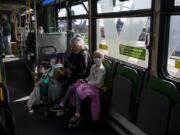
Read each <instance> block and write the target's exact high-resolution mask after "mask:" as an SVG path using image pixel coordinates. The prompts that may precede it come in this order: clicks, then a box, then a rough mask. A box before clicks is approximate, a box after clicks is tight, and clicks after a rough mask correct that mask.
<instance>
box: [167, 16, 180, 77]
mask: <svg viewBox="0 0 180 135" xmlns="http://www.w3.org/2000/svg"><path fill="white" fill-rule="evenodd" d="M179 22H180V16H179V15H173V16H171V22H170V33H169V48H168V59H167V71H168V73H169V74H170V75H171V76H174V77H176V78H180V38H179V37H180V27H179Z"/></svg>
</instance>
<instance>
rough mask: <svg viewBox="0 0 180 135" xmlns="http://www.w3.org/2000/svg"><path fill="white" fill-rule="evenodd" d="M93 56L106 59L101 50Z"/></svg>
mask: <svg viewBox="0 0 180 135" xmlns="http://www.w3.org/2000/svg"><path fill="white" fill-rule="evenodd" d="M93 56H94V57H98V58H101V59H104V53H103V52H101V51H99V50H97V51H95V52H94V55H93Z"/></svg>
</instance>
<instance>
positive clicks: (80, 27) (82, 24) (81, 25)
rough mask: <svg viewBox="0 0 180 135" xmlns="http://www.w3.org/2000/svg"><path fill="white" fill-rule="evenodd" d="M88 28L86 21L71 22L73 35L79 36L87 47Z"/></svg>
mask: <svg viewBox="0 0 180 135" xmlns="http://www.w3.org/2000/svg"><path fill="white" fill-rule="evenodd" d="M88 27H89V23H88V19H76V20H72V30H73V31H74V32H75V33H79V34H81V36H82V38H83V39H84V42H85V44H86V45H89V41H88Z"/></svg>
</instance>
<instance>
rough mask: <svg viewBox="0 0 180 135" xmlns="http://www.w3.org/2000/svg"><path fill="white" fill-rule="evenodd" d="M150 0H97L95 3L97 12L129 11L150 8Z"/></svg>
mask: <svg viewBox="0 0 180 135" xmlns="http://www.w3.org/2000/svg"><path fill="white" fill-rule="evenodd" d="M150 8H151V0H128V1H119V0H99V1H98V5H97V12H98V13H108V12H119V11H131V10H139V9H150Z"/></svg>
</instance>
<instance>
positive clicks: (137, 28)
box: [97, 17, 150, 68]
mask: <svg viewBox="0 0 180 135" xmlns="http://www.w3.org/2000/svg"><path fill="white" fill-rule="evenodd" d="M149 39H150V17H133V18H108V19H98V20H97V49H100V50H102V51H103V52H104V53H105V54H106V55H108V56H110V57H113V58H117V59H120V60H123V61H126V62H129V63H132V64H136V65H139V66H141V67H145V68H147V67H148V57H149V51H148V49H146V48H147V46H148V45H149Z"/></svg>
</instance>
